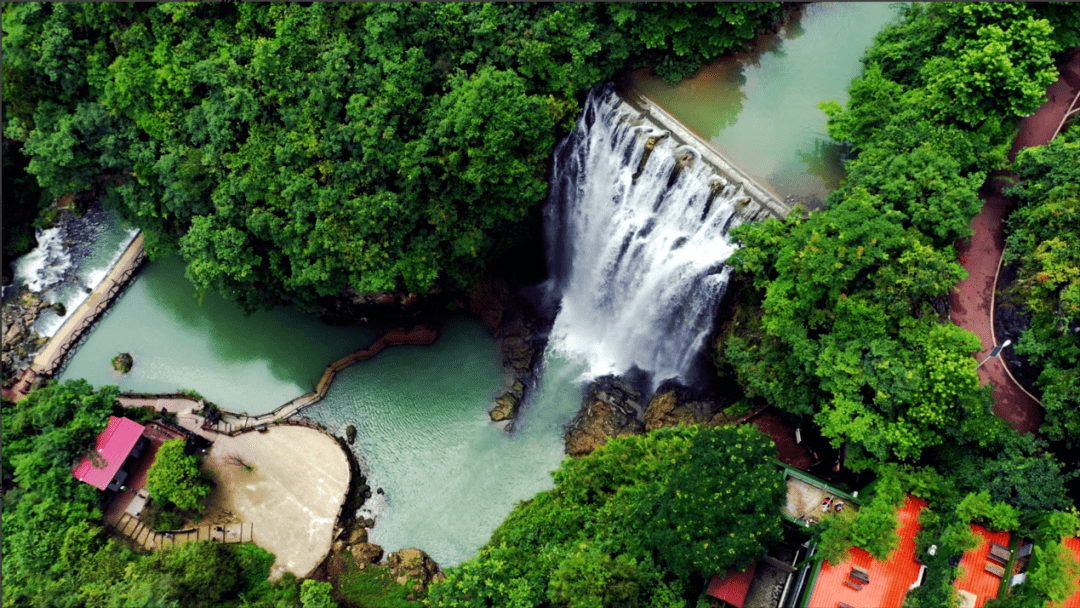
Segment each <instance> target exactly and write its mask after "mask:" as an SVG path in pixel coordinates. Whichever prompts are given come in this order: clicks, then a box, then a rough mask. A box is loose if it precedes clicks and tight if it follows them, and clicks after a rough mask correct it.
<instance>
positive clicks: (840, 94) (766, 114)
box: [630, 2, 898, 206]
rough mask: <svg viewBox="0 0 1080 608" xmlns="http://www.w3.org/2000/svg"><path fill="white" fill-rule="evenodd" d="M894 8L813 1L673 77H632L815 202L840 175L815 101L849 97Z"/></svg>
mask: <svg viewBox="0 0 1080 608" xmlns="http://www.w3.org/2000/svg"><path fill="white" fill-rule="evenodd" d="M897 14H898V8H897V5H895V4H892V3H885V2H853V3H847V2H841V3H836V2H822V3H815V4H810V5H808V6H806V7H805V8H804V9H803V10H802V11H801V12H800V13H798V14H796V15H795V17H794V18H793V19H792V20H791V22H790V23H789V24H788V26H787V28H785V29H784V30H782V31H781V32H779V33H777V34H773V35H769V36H761V37H759V38H758V39H757V40H756V41H755V42H754V44H753V46H752V49H751V50H750V52H747V53H739V54H736V55H732V56H729V57H724V58H722V59H720V60H718V61H715V62H713V63H710V64H708V65H706V66H705V67H703V68H702V69H701V70H700V71H699V72H698V73H697V74H695V75H694V76H693V77H692V78H688V79H686V80H683V81H682V82H680V83H679V84H677V85H669V84H667V83H665V82H664V81H663V80H662V79H660V78H659V77H657V76H655V75H654V74H652V73H651V69H650V68H645V69H641V70H637V71H635V72H634V73H632V74H631V77H630V81H631V82H632V83H633V84H634V86H636V87H637V88H638V89H639V90H641V91H642V92H644V93H645V94H647V95H648V96H649V97H650V98H652V99H653V100H654V101H655V102H656V103H658V104H659V105H660V106H661V107H663V108H664V109H665V110H667V111H668V113H670V114H671V115H672V116H674V117H675V118H677V119H678V120H679V121H680V122H682V123H683V124H684V125H686V126H687V128H689V129H691V130H692V131H694V132H695V133H696V134H697V135H699V136H701V137H702V138H704V139H706V140H708V141H710V142H712V144H713V145H715V146H716V147H717V148H718V149H719V150H720V151H721V152H722V153H724V155H726V156H727V157H728V158H730V159H731V160H733V161H735V164H737V165H739V167H741V168H742V169H743V170H744V171H746V172H747V173H749V174H750V175H752V176H753V177H754V178H755V179H757V180H758V181H760V182H761V183H763V184H764V185H766V186H768V187H770V188H771V189H772V190H773V191H774V192H775V193H776V194H778V195H780V197H781V198H784V197H788V196H794V197H796V199H797V200H802V201H804V202H808V203H809V204H810V205H811V206H817V205H818V204H820V202H821V201H823V200H824V198H825V196H826V195H827V194H828V193H829V192H831V191H832V190H834V189H836V187H837V186H838V185H839V182H840V178H841V177H842V176H843V169H842V167H841V163H840V147H839V145H837V144H836V143H834V142H833V141H832V140H830V139H829V137H828V134H827V133H826V132H825V122H826V118H825V114H824V113H822V111H821V110H820V109H818V107H817V104H818V103H819V102H821V101H827V100H830V99H836V100H838V101H840V102H846V101H847V87H848V85H849V84H850V83H851V79H852V78H854V77H856V76H858V75H859V74H860V73H861V71H862V64H861V63H860V61H859V59H860V58H861V57H862V55H863V52H865V51H866V49H867V47H869V46H870V44H871V43H872V42H873V40H874V36H875V35H877V33H878V32H879V31H880V30H881V28H882V27H884V26H885V24H887V23H890V22H891V21H893V20H894V19H895V18H896V16H897Z"/></svg>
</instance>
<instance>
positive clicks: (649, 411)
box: [645, 388, 729, 431]
mask: <svg viewBox="0 0 1080 608" xmlns="http://www.w3.org/2000/svg"><path fill="white" fill-rule="evenodd" d="M680 393H683V391H679V390H678V389H676V388H669V389H667V390H662V391H660V392H657V393H656V394H655V395H653V398H652V399H651V400H650V401H649V407H648V408H646V409H645V430H647V431H652V430H656V429H659V428H664V427H667V426H680V425H690V424H707V425H709V426H717V425H720V424H724V423H726V422H729V420H728V417H727V416H725V415H724V413H723V408H722V407H721V406H720V404H719V403H717V402H715V401H710V400H693V398H691V397H688V396H687V395H685V394H680Z"/></svg>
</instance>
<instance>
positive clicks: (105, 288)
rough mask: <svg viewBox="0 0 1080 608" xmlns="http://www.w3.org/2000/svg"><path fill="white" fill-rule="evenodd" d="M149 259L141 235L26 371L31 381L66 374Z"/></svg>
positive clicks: (133, 241) (134, 240) (133, 240)
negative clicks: (74, 354) (73, 356)
mask: <svg viewBox="0 0 1080 608" xmlns="http://www.w3.org/2000/svg"><path fill="white" fill-rule="evenodd" d="M146 259H147V256H146V252H145V250H144V249H143V235H142V233H141V232H140V233H139V234H138V235H137V236H136V237H135V238H134V239H132V241H131V244H129V245H128V247H127V249H126V250H125V251H124V253H123V254H122V255H121V256H120V258H119V259H118V260H117V261H116V264H114V265H113V267H112V268H111V269H110V270H109V274H108V275H106V276H105V278H104V279H103V280H102V281H101V283H99V284H98V286H97V287H96V288H95V289H94V291H93V292H91V294H90V295H89V296H88V297H87V298H86V300H85V301H83V303H82V304H80V305H79V308H77V309H76V310H75V312H74V313H73V314H72V315H71V316H70V317H68V318H67V320H66V321H64V324H63V325H61V326H60V329H59V330H57V332H56V333H55V334H54V335H53V337H52V338H51V339H50V340H49V342H48V343H47V344H46V345H45V347H44V348H43V349H41V352H39V353H38V354H37V356H35V357H34V361H33V363H32V364H31V366H30V369H29V370H27V372H32V374H31V378H30V379H31V381H32V380H33V378H36V377H41V376H55V375H57V374H59V373H60V372H61V371H63V369H64V367H65V366H66V365H67V362H68V360H69V359H70V357H71V353H72V352H73V351H74V350H75V348H76V347H77V346H78V345H79V344H81V343H82V342H83V341H84V340H85V339H86V337H87V336H88V335H89V330H90V329H91V328H92V327H93V326H94V324H95V323H96V322H97V321H98V319H100V318H101V316H102V314H104V313H105V311H106V310H108V308H109V305H110V304H112V302H113V301H114V300H115V299H116V298H117V297H119V296H120V294H122V293H123V292H124V289H126V288H127V286H128V284H129V283H130V282H131V279H132V278H133V277H134V276H135V274H136V273H137V272H138V271H139V268H140V267H141V266H142V264H143V263H144V262H145V261H146ZM24 377H25V375H24Z"/></svg>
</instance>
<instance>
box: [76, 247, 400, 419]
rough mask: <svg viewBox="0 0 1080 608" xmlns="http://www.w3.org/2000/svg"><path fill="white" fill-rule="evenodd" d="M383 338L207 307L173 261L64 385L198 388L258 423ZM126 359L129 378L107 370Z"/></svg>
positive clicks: (91, 341) (102, 333) (219, 305)
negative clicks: (336, 364)
mask: <svg viewBox="0 0 1080 608" xmlns="http://www.w3.org/2000/svg"><path fill="white" fill-rule="evenodd" d="M379 333H380V332H379V331H378V330H377V329H376V328H374V327H369V326H359V325H357V326H351V327H330V326H328V325H325V324H323V323H321V322H320V321H319V320H318V319H316V318H315V317H313V316H310V315H306V314H303V313H300V312H297V311H294V310H287V309H278V310H274V311H269V312H265V311H264V312H257V313H255V314H253V315H251V316H247V315H245V314H244V313H243V311H241V310H240V308H239V307H237V306H236V305H234V304H232V303H230V302H228V301H226V300H225V299H224V298H222V297H221V296H218V295H216V294H208V295H207V296H206V298H205V299H204V300H203V302H202V303H201V304H200V303H199V301H198V299H197V298H196V296H195V290H194V288H193V286H192V285H191V283H190V282H189V281H188V280H187V279H186V278H185V277H184V266H183V261H182V260H180V259H179V258H177V257H172V258H168V259H165V260H161V261H159V262H155V263H152V264H149V265H147V266H146V267H145V268H143V270H142V272H141V274H140V276H139V278H138V280H136V281H135V282H134V283H132V284H131V286H130V287H129V288H128V290H127V292H126V293H125V294H124V295H123V296H122V297H121V298H120V299H119V300H118V301H117V302H116V303H114V304H113V306H112V308H111V309H110V311H109V313H108V314H107V315H106V316H105V318H104V319H102V320H101V321H100V322H99V323H98V324H97V326H95V328H94V329H93V330H92V331H91V332H90V334H89V336H88V338H87V340H86V342H85V343H84V344H83V345H82V346H80V347H79V349H78V351H76V353H75V355H74V356H73V357H72V359H71V362H70V363H69V365H68V368H67V369H66V370H65V371H64V374H63V377H64V378H76V377H78V378H86V379H87V380H89V381H90V382H91V383H93V384H95V385H102V384H117V385H119V386H120V387H121V389H122V390H131V391H140V392H142V391H145V392H172V391H176V390H180V389H194V390H197V391H199V392H200V393H202V394H203V395H204V396H205V397H206V398H207V399H210V400H212V401H215V402H216V403H218V404H219V405H221V406H222V407H226V408H228V409H236V410H238V411H247V412H248V413H252V414H256V413H261V412H266V411H270V410H272V409H274V408H275V407H277V406H278V405H281V404H283V403H285V402H286V401H288V400H290V399H293V398H294V397H298V396H300V395H301V394H303V393H305V392H307V391H309V390H311V389H312V388H313V387H314V385H315V383H316V382H317V381H318V379H319V377H320V375H321V374H322V372H323V370H324V369H325V368H326V366H327V365H328V364H330V363H332V362H333V361H334V360H336V359H338V358H340V357H341V356H343V355H345V354H348V353H350V352H352V351H354V350H357V349H360V348H364V347H366V346H368V345H369V344H370V343H371V341H373V340H374V339H375V338H377V337H378V334H379ZM118 352H132V353H133V355H134V356H135V361H136V364H135V367H134V369H133V370H132V372H131V373H129V374H127V375H124V376H119V375H117V374H113V373H112V371H111V370H110V369H109V366H108V361H110V360H111V359H112V357H113V356H115V355H116V354H117V353H118Z"/></svg>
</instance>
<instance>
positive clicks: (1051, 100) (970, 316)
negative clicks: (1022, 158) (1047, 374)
mask: <svg viewBox="0 0 1080 608" xmlns="http://www.w3.org/2000/svg"><path fill="white" fill-rule="evenodd" d="M1058 70H1059V72H1061V74H1062V76H1061V78H1059V79H1058V81H1057V82H1055V83H1054V84H1052V85H1050V87H1049V88H1048V89H1047V102H1046V103H1044V104H1043V105H1042V106H1041V107H1040V108H1039V109H1038V110H1037V111H1036V112H1035V114H1033V115H1031V116H1029V117H1027V118H1024V119H1023V120H1022V121H1021V122H1020V132H1019V133H1018V134H1017V136H1016V138H1015V139H1014V140H1013V146H1012V150H1011V152H1010V153H1009V157H1010V159H1011V158H1015V157H1016V153H1017V152H1019V151H1020V150H1021V149H1023V148H1027V147H1030V146H1041V145H1043V144H1045V143H1047V142H1048V141H1050V138H1051V137H1053V135H1054V131H1055V130H1056V129H1057V127H1058V124H1060V122H1061V119H1062V117H1063V116H1064V115H1065V113H1066V112H1067V111H1068V109H1069V105H1070V103H1071V102H1072V101H1073V98H1074V97H1075V95H1076V92H1077V90H1080V49H1073V52H1072V54H1071V58H1070V59H1069V60H1067V62H1065V63H1064V65H1062V64H1059V65H1058ZM998 176H1004V177H1013V174H1012V173H1009V172H1005V171H1000V172H997V173H994V174H993V175H991V176H990V178H989V179H987V181H986V183H985V184H983V187H982V189H980V190H979V196H980V197H981V198H982V199H983V201H985V204H984V205H983V209H982V212H980V213H979V215H977V216H975V218H974V219H973V220H971V227H972V228H973V229H974V230H975V234H974V235H973V236H972V237H971V242H970V244H967V245H964V244H962V243H961V244H958V246H957V253H958V255H959V256H960V259H961V260H962V261H964V260H966V263H964V267H965V268H966V269H967V271H968V274H969V276H968V278H967V279H965V280H963V281H960V283H958V284H957V286H956V287H957V291H954V292H953V294H952V315H951V317H952V321H953V323H955V324H957V325H959V326H960V327H963V328H964V329H967V330H969V331H971V332H974V333H975V334H976V335H978V336H979V340H980V341H981V342H982V350H981V351H979V352H978V353H976V354H975V358H976V360H977V361H982V360H984V359H986V357H987V356H988V355H989V354H990V349H992V348H993V347H994V346H995V344H996V342H995V341H994V327H993V325H994V323H993V316H992V314H993V313H992V310H993V302H994V280H995V277H996V274H997V270H998V260H999V259H1000V258H1001V252H1002V249H1003V248H1004V245H1005V241H1004V235H1003V230H1002V219H1003V218H1004V217H1005V215H1006V213H1007V211H1008V208H1009V201H1008V199H1007V198H1006V197H1004V196H1003V195H1002V194H1001V189H1002V188H1003V187H1005V186H1007V185H1008V184H1007V183H1003V182H1002V180H1000V179H994V178H995V177H998ZM979 378H980V380H981V381H982V382H983V384H987V383H989V384H992V385H994V414H996V415H997V416H999V417H1001V418H1003V419H1004V420H1005V421H1006V422H1008V423H1009V424H1010V425H1011V426H1012V427H1013V428H1015V429H1016V430H1018V431H1020V432H1021V433H1031V432H1034V431H1036V430H1037V429H1038V428H1039V425H1041V424H1042V421H1043V410H1042V407H1041V406H1040V405H1039V404H1038V402H1036V401H1035V400H1034V399H1033V398H1032V397H1030V396H1029V395H1027V394H1026V393H1025V392H1024V391H1023V390H1022V389H1021V388H1020V387H1019V385H1017V384H1016V382H1015V381H1014V380H1013V379H1012V377H1011V376H1010V375H1009V373H1008V371H1007V370H1006V369H1005V362H1004V359H1003V358H1001V357H998V358H996V359H993V360H991V361H988V362H987V363H986V364H985V365H983V366H982V367H981V368H979Z"/></svg>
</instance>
